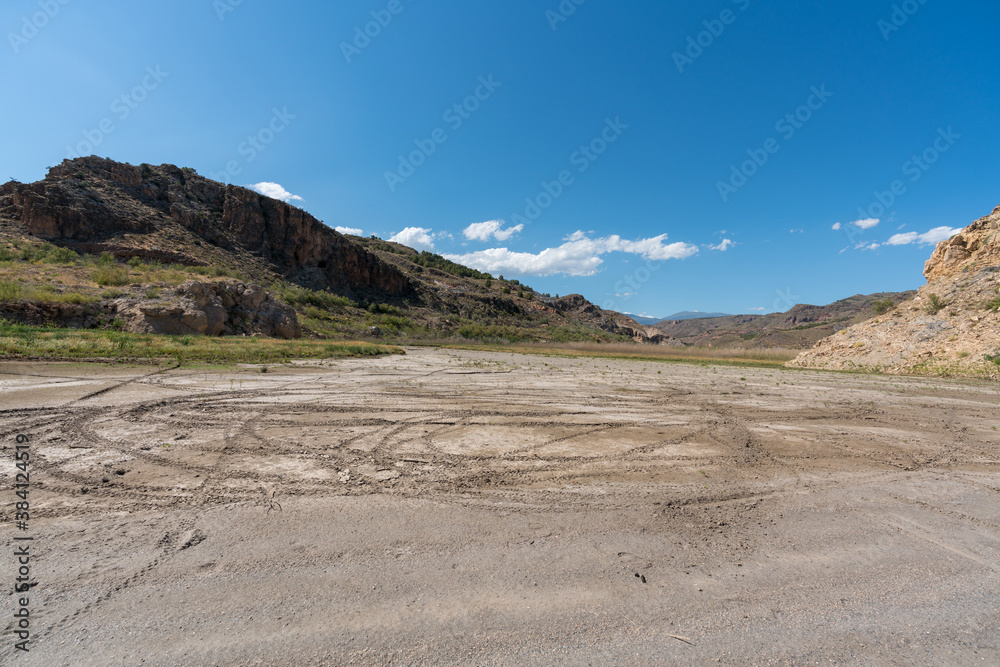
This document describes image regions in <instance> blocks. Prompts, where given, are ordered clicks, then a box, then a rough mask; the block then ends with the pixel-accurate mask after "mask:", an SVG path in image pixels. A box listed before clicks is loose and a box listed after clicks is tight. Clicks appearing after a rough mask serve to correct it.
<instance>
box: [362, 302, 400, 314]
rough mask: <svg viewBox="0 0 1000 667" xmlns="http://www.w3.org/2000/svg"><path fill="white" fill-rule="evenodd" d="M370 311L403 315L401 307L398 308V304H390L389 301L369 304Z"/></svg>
mask: <svg viewBox="0 0 1000 667" xmlns="http://www.w3.org/2000/svg"><path fill="white" fill-rule="evenodd" d="M368 312H369V313H373V314H375V315H402V313H401V312H400V310H399V308H396V306H390V305H389V304H387V303H372V304H369V305H368Z"/></svg>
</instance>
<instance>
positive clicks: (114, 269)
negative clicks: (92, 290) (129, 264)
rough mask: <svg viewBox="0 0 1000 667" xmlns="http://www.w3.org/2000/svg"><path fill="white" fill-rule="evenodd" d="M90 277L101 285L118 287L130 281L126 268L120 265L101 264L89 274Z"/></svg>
mask: <svg viewBox="0 0 1000 667" xmlns="http://www.w3.org/2000/svg"><path fill="white" fill-rule="evenodd" d="M91 279H92V280H93V281H94V282H95V283H97V284H98V285H100V286H101V287H120V286H121V285H128V284H129V282H130V281H129V275H128V269H125V268H124V267H121V266H101V267H100V268H98V269H97V270H96V271H94V272H93V274H91Z"/></svg>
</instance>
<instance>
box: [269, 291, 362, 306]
mask: <svg viewBox="0 0 1000 667" xmlns="http://www.w3.org/2000/svg"><path fill="white" fill-rule="evenodd" d="M271 291H272V292H274V293H275V294H276V295H277V296H278V297H280V298H281V300H282V301H284V302H285V303H287V304H288V305H290V306H313V307H315V308H322V309H324V310H340V309H342V308H346V307H348V306H355V305H357V304H355V303H354V302H352V301H351V300H350V299H348V298H347V297H343V296H339V295H337V294H334V293H333V292H323V291H319V290H311V289H307V288H305V287H299V286H298V285H275V286H274V287H272V288H271Z"/></svg>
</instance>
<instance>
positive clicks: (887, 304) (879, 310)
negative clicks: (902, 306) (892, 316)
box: [872, 297, 896, 315]
mask: <svg viewBox="0 0 1000 667" xmlns="http://www.w3.org/2000/svg"><path fill="white" fill-rule="evenodd" d="M895 306H896V302H895V301H893V300H892V299H890V298H888V297H886V298H885V299H877V300H876V301H875V302H874V303H872V310H874V311H875V314H876V315H882V314H884V313H887V312H889V310H890V309H892V308H894V307H895Z"/></svg>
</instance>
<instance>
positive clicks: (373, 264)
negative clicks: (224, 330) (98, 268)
mask: <svg viewBox="0 0 1000 667" xmlns="http://www.w3.org/2000/svg"><path fill="white" fill-rule="evenodd" d="M0 217H2V218H6V219H8V220H12V221H14V222H16V223H19V224H20V225H22V226H23V228H24V230H25V231H26V232H27V233H28V234H31V235H33V236H37V237H39V238H43V239H47V240H51V241H53V242H56V243H60V244H62V245H67V246H69V247H72V248H74V249H78V250H82V251H86V252H104V251H107V252H111V253H112V254H115V255H116V256H118V257H119V258H126V257H130V256H138V257H144V258H152V259H160V260H164V261H176V262H180V263H184V264H210V263H212V261H213V259H214V257H215V256H217V255H213V253H212V252H211V248H206V246H205V245H204V243H203V242H207V243H208V244H210V245H211V246H216V247H217V248H220V249H222V250H224V251H226V252H228V253H237V254H243V255H244V256H247V257H246V259H247V261H250V262H256V263H257V264H261V263H262V264H263V265H266V266H267V267H268V268H269V269H271V270H272V271H274V272H275V273H277V274H279V275H282V276H285V277H287V278H290V279H292V280H294V281H296V282H300V283H302V284H306V285H309V286H311V287H331V288H333V289H335V290H337V291H339V292H342V293H346V294H349V295H353V294H358V295H362V296H375V295H379V294H382V295H386V294H387V295H405V294H407V293H408V292H409V291H410V290H411V285H410V283H409V280H408V279H407V278H406V276H404V275H403V274H402V273H401V272H400V271H398V270H397V269H396V268H394V267H392V266H390V265H388V264H386V263H384V262H382V261H381V260H379V258H378V257H377V256H376V255H374V254H373V253H371V252H369V251H367V250H366V249H365V248H363V247H361V246H359V245H358V244H356V243H354V242H352V241H351V240H349V239H348V238H346V237H344V236H342V235H341V234H338V233H337V232H336V231H334V230H333V229H330V228H329V227H327V226H325V225H324V224H323V223H321V222H320V221H319V220H317V219H316V218H314V217H313V216H311V215H309V214H308V213H306V212H305V211H303V210H301V209H298V208H295V207H294V206H290V205H288V204H286V203H284V202H281V201H277V200H274V199H270V198H268V197H265V196H263V195H260V194H258V193H256V192H253V191H252V190H247V189H245V188H241V187H237V186H233V185H224V184H221V183H216V182H215V181H211V180H208V179H206V178H203V177H201V176H198V175H197V174H196V173H194V172H193V171H190V170H183V169H178V168H177V167H174V166H172V165H161V166H159V167H149V166H148V165H144V166H142V167H135V166H132V165H128V164H121V163H118V162H113V161H111V160H104V159H101V158H96V157H88V158H77V159H75V160H66V161H64V162H63V163H62V164H61V165H59V166H57V167H53V168H52V169H51V170H50V171H49V173H48V175H47V177H46V178H45V179H44V180H42V181H39V182H37V183H31V184H22V183H16V182H11V183H7V184H5V185H3V186H2V187H0Z"/></svg>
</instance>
